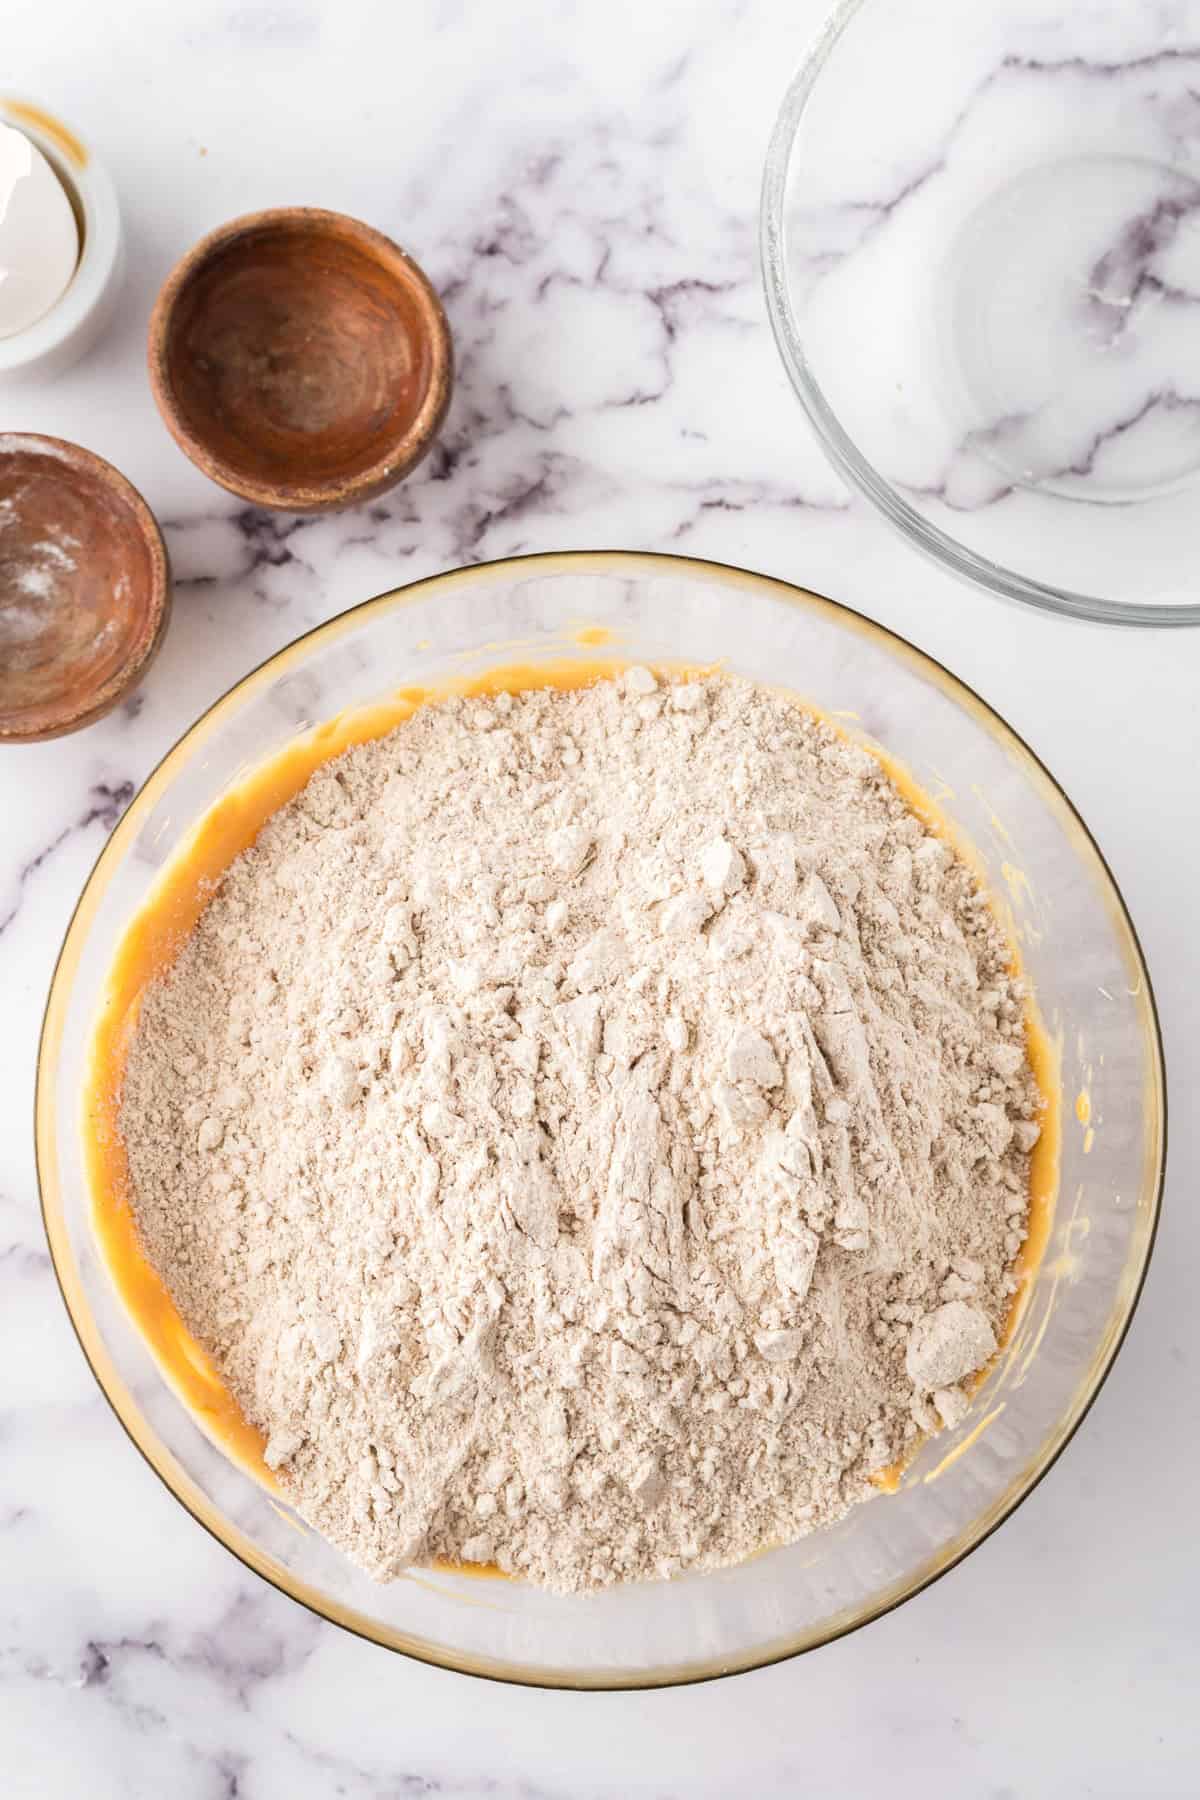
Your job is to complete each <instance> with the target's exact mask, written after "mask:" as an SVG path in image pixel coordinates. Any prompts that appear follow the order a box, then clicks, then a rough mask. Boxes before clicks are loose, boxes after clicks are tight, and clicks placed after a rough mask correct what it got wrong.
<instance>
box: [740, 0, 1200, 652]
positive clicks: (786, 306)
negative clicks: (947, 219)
mask: <svg viewBox="0 0 1200 1800" xmlns="http://www.w3.org/2000/svg"><path fill="white" fill-rule="evenodd" d="M870 3H871V0H838V4H837V5H836V6H835V8H834V10H833V12H832V13H831V14H830V16H829V17H828V19H827V20H826V21H825V24H824V25H823V26H822V28H821V30H820V32H819V34H818V36H817V38H816V40H815V41H814V43H813V44H812V47H811V48H810V50H809V52H808V54H807V56H806V57H805V58H804V61H803V62H802V63H801V65H800V67H799V69H798V70H797V71H796V74H795V75H794V76H793V77H792V80H791V82H790V83H789V85H788V89H787V92H786V93H785V95H784V97H783V102H782V104H781V106H780V108H779V112H778V115H777V116H776V120H775V125H774V128H773V130H772V132H771V138H770V143H769V145H768V149H767V160H766V164H765V167H764V169H763V179H762V192H761V201H760V206H759V261H760V264H761V270H762V282H763V292H764V294H765V297H766V303H767V316H768V318H769V319H770V322H771V331H772V333H773V335H774V338H775V346H776V348H777V350H778V351H779V355H780V358H781V360H782V362H783V366H784V368H785V370H786V371H787V375H788V379H789V380H790V382H791V384H792V387H793V389H794V390H795V393H796V396H797V398H798V399H799V401H800V404H801V406H802V407H803V408H804V411H805V413H806V414H807V416H808V421H809V424H810V425H811V426H812V428H813V430H814V431H815V433H816V435H817V439H818V442H819V443H820V445H821V448H822V449H823V450H824V452H825V455H826V456H827V457H828V459H829V461H830V462H831V463H832V464H833V466H834V468H835V469H836V470H837V471H838V473H839V474H840V475H842V476H843V477H844V478H845V479H846V481H847V482H848V483H849V484H850V485H851V487H852V488H856V489H857V490H858V492H859V493H861V494H862V495H864V497H865V498H866V499H867V500H869V501H870V502H871V504H872V505H873V506H874V507H876V508H877V510H878V511H879V512H881V513H882V514H883V516H884V518H886V519H887V520H888V521H889V523H890V524H892V525H894V526H895V528H896V529H897V530H898V531H899V532H900V533H901V534H902V535H903V536H904V537H905V538H907V539H908V541H909V543H911V544H912V545H914V546H915V548H916V549H918V550H920V551H922V552H923V553H924V554H925V555H926V556H928V557H931V558H932V559H933V561H934V562H936V563H940V564H941V565H942V566H943V567H945V568H948V569H950V570H951V571H952V573H954V574H955V575H958V576H960V577H961V578H962V579H963V580H964V581H969V582H971V583H972V585H973V586H975V587H980V588H983V589H984V590H985V591H986V592H987V593H990V594H998V595H1000V596H1001V598H1003V599H1005V600H1012V601H1016V602H1018V603H1019V604H1021V605H1024V606H1033V607H1036V608H1037V609H1038V610H1039V611H1040V612H1048V613H1053V614H1055V615H1056V616H1057V617H1060V618H1064V617H1065V618H1070V619H1088V620H1090V621H1091V622H1092V623H1094V624H1101V625H1133V626H1144V627H1157V626H1186V625H1200V600H1196V601H1189V602H1187V603H1186V604H1184V605H1181V606H1164V605H1161V604H1160V603H1158V602H1157V601H1136V600H1106V599H1103V598H1101V597H1100V596H1098V595H1094V594H1087V593H1083V592H1080V591H1078V590H1076V589H1074V588H1068V587H1059V586H1057V585H1056V584H1055V583H1053V582H1045V581H1039V580H1037V579H1036V577H1034V576H1031V575H1022V574H1021V573H1020V571H1019V570H1017V569H1011V568H1008V567H1007V566H1006V565H1005V564H1004V563H999V562H994V561H993V560H992V559H991V558H990V557H987V556H983V555H981V554H980V553H979V552H978V551H975V550H971V549H969V548H968V546H967V545H966V544H962V543H960V542H959V541H958V539H957V538H954V537H951V535H950V533H949V532H947V531H943V530H942V529H941V527H940V526H938V525H935V524H933V523H932V522H931V521H930V520H928V519H926V518H924V517H923V516H922V514H921V513H919V512H918V511H917V509H916V507H914V506H911V505H910V504H909V502H908V501H907V500H905V499H904V497H903V496H902V494H901V493H900V492H899V490H898V489H897V488H895V487H894V486H893V485H892V483H891V482H889V481H887V480H886V479H885V478H884V477H883V476H882V475H881V474H880V473H879V471H878V470H877V469H876V468H875V467H874V465H873V464H872V463H871V462H870V461H869V460H868V458H867V457H866V456H865V455H864V454H863V452H862V451H861V450H860V449H859V448H858V445H857V444H856V443H855V442H854V440H853V438H852V437H851V436H850V434H849V432H848V431H846V429H845V428H844V427H843V425H842V424H841V422H840V421H839V419H838V417H837V414H836V413H835V412H834V410H833V407H832V406H831V405H830V404H829V401H828V400H827V399H826V397H825V394H824V391H823V389H822V387H821V385H820V383H819V382H818V380H817V378H816V374H815V373H814V371H813V369H812V368H811V366H810V364H809V360H808V357H807V354H806V352H805V349H804V342H803V339H802V336H801V333H800V329H799V326H798V324H797V321H796V317H795V314H794V312H793V309H792V305H791V301H790V298H789V285H788V279H787V272H786V263H785V260H784V234H785V228H784V216H783V215H784V205H785V202H786V196H787V179H788V169H789V166H790V164H791V160H792V151H793V148H794V146H795V142H796V138H797V135H798V133H799V130H800V126H801V122H802V120H803V117H804V113H805V111H806V108H807V106H808V102H809V99H810V97H811V95H812V92H813V89H814V88H815V87H816V84H817V81H818V78H819V77H820V75H821V71H822V70H823V69H824V67H825V65H826V63H827V62H828V61H829V58H830V56H831V55H832V54H833V51H834V50H835V48H836V47H837V44H838V41H839V40H840V38H841V37H842V36H843V34H844V33H845V31H846V29H847V27H848V26H849V25H850V24H851V22H852V21H853V20H854V19H855V18H856V17H857V15H858V14H859V13H860V12H861V11H862V10H863V9H864V7H866V6H867V5H869V4H870ZM1084 504H1086V503H1084Z"/></svg>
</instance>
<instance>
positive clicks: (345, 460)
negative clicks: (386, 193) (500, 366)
mask: <svg viewBox="0 0 1200 1800" xmlns="http://www.w3.org/2000/svg"><path fill="white" fill-rule="evenodd" d="M149 355H150V383H151V386H152V388H153V390H154V398H155V400H156V401H157V402H158V408H159V411H160V412H161V413H162V416H163V418H164V420H165V421H166V424H167V427H168V429H169V430H170V432H171V434H172V436H173V437H174V438H175V441H176V443H178V444H179V446H180V448H181V449H182V450H184V451H185V453H186V454H187V455H188V456H190V457H191V459H192V461H193V462H194V463H195V464H196V465H197V467H198V468H200V469H202V470H203V471H204V473H205V474H206V475H208V476H210V477H211V478H212V480H213V481H216V482H219V483H220V485H221V486H222V487H224V488H228V490H229V492H230V493H232V494H237V495H239V496H240V497H241V498H242V499H243V500H250V501H252V502H253V503H254V505H256V506H268V507H276V508H279V509H280V510H282V511H286V512H328V511H333V510H335V509H336V508H338V507H344V506H354V505H357V504H358V503H359V502H361V501H364V500H370V499H371V498H373V497H374V496H375V495H376V494H381V493H383V492H384V490H385V489H386V488H390V487H392V486H394V485H395V483H396V482H398V481H399V480H401V478H402V477H403V476H405V475H407V474H408V472H409V470H410V469H412V468H414V467H415V466H416V464H417V463H418V462H420V460H421V458H422V457H423V456H424V455H425V453H426V451H427V450H428V449H429V448H430V446H431V445H432V443H433V441H434V438H435V436H436V434H437V431H438V428H439V427H440V425H441V422H442V419H443V418H444V417H445V413H446V407H447V405H448V404H449V400H450V388H451V385H452V381H453V363H454V359H453V352H452V349H451V342H450V328H449V326H448V325H447V323H446V316H445V314H444V313H443V311H442V308H441V304H440V303H439V301H438V297H437V295H436V294H435V293H434V291H433V288H432V287H431V286H430V284H429V281H428V280H427V278H426V276H425V275H424V274H423V273H422V271H421V270H420V269H419V268H418V267H417V265H416V263H415V262H413V260H412V258H411V257H409V256H406V255H405V253H404V251H403V250H401V249H400V248H399V246H398V245H396V244H393V243H392V241H391V239H390V238H386V237H384V236H383V234H382V233H381V232H378V231H373V230H372V229H371V227H370V226H369V225H361V224H359V222H358V221H357V220H356V219H348V218H345V217H344V216H343V215H342V214H341V213H333V212H321V211H318V210H317V209H316V208H315V207H309V206H285V207H278V208H276V209H275V210H273V211H270V212H259V213H250V214H249V215H248V216H247V217H245V218H242V219H233V220H231V221H230V223H229V224H227V225H222V226H220V227H219V228H218V229H217V230H216V231H213V232H210V233H209V235H208V236H207V237H206V238H202V239H201V240H200V242H199V243H198V244H197V245H196V247H195V249H194V250H192V251H190V252H189V253H188V255H187V256H185V257H184V259H183V261H182V262H181V263H179V264H178V265H177V267H176V268H175V269H174V271H173V272H172V274H171V275H170V276H169V277H168V278H167V281H166V284H165V285H164V287H163V289H162V292H161V293H160V294H159V296H158V300H157V302H156V303H155V307H154V311H153V313H152V315H151V318H150V343H149Z"/></svg>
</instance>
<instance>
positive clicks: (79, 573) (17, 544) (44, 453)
mask: <svg viewBox="0 0 1200 1800" xmlns="http://www.w3.org/2000/svg"><path fill="white" fill-rule="evenodd" d="M110 477H111V478H110ZM164 585H165V584H164V572H163V564H162V553H161V549H158V550H157V552H156V550H155V548H154V546H153V545H152V543H151V542H150V541H148V538H147V525H146V521H145V520H144V519H143V518H141V517H140V516H139V513H138V511H137V509H136V506H135V504H134V503H133V502H131V500H130V498H129V495H128V492H127V490H126V487H125V483H124V482H123V481H121V480H120V478H119V477H117V476H116V474H115V471H107V472H106V471H105V466H104V465H100V466H99V468H96V467H94V466H93V465H92V463H91V459H90V458H89V459H86V460H83V461H81V462H74V461H71V460H69V458H68V456H67V454H66V453H65V447H64V451H61V452H60V451H57V450H42V449H38V448H36V447H34V446H33V445H27V446H25V447H19V448H8V447H6V446H5V444H4V441H3V439H0V737H8V738H36V737H47V736H53V735H55V734H57V733H58V732H60V731H66V730H71V729H72V728H73V727H74V726H76V725H79V724H84V723H86V722H87V720H88V719H89V718H92V717H96V716H98V714H99V713H101V712H103V711H106V710H107V708H108V707H109V706H111V705H115V703H116V701H117V700H118V699H119V698H120V697H121V694H122V693H123V692H124V691H125V688H126V686H127V685H130V684H131V683H132V681H133V680H134V679H135V678H136V676H137V674H138V673H140V671H141V668H142V666H143V665H144V663H145V660H146V658H147V656H148V654H149V652H150V650H151V648H152V647H153V645H154V643H155V640H156V638H157V635H158V632H159V629H160V626H161V623H162V617H163V611H164V606H165V593H164Z"/></svg>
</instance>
